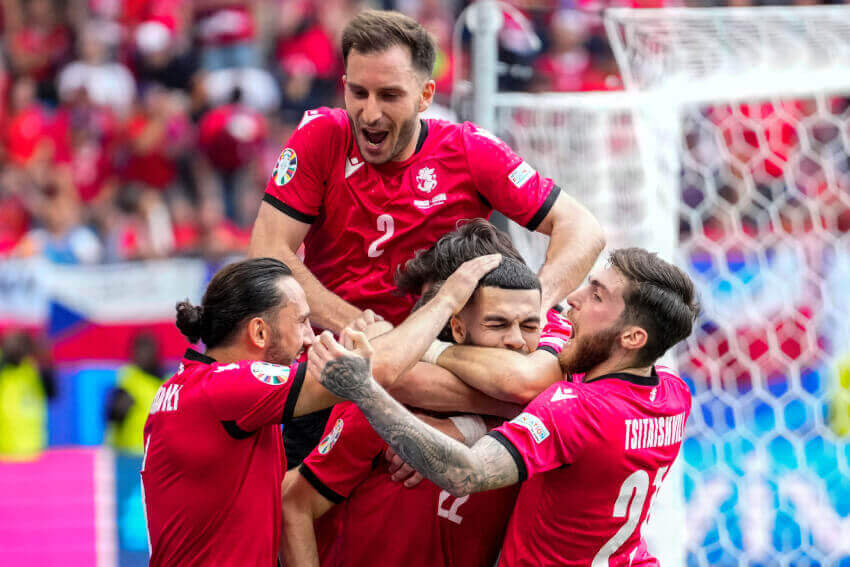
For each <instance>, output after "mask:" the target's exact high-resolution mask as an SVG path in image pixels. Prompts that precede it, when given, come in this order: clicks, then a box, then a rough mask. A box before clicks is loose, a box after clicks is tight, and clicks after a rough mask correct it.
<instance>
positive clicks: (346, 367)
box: [322, 356, 370, 402]
mask: <svg viewBox="0 0 850 567" xmlns="http://www.w3.org/2000/svg"><path fill="white" fill-rule="evenodd" d="M369 376H370V371H369V361H368V360H364V359H362V358H360V357H359V356H343V357H342V358H338V359H336V360H332V361H330V362H328V363H327V364H326V365H325V367H324V368H323V369H322V384H323V385H324V387H325V388H327V389H328V390H329V391H330V392H331V393H333V394H335V395H337V396H339V397H340V398H345V399H347V400H351V401H353V402H357V401H359V400H361V399H363V398H364V397H365V396H368V395H369V392H370V383H369V382H370V377H369Z"/></svg>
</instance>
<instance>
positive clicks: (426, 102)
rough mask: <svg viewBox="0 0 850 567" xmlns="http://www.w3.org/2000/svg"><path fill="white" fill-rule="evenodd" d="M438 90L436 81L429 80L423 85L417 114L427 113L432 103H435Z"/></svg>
mask: <svg viewBox="0 0 850 567" xmlns="http://www.w3.org/2000/svg"><path fill="white" fill-rule="evenodd" d="M436 89H437V83H435V82H434V79H428V80H427V81H425V84H424V85H422V92H421V93H420V96H419V107H418V109H417V112H425V111H426V110H428V108H429V107H430V106H431V103H432V102H434V91H436Z"/></svg>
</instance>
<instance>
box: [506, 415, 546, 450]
mask: <svg viewBox="0 0 850 567" xmlns="http://www.w3.org/2000/svg"><path fill="white" fill-rule="evenodd" d="M511 423H516V424H517V425H521V426H523V427H525V428H526V429H528V430H529V431H530V432H531V437H532V438H534V442H535V443H537V444H540V443H542V442H543V440H544V439H546V438H547V437H549V430H548V429H546V426H545V425H543V422H542V421H541V420H540V418H539V417H537V416H536V415H532V414H530V413H528V412H525V411H524V412H522V413H521V414H519V415H518V416H516V417H515V418H513V419H512V420H511Z"/></svg>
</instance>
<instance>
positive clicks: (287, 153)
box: [272, 148, 298, 187]
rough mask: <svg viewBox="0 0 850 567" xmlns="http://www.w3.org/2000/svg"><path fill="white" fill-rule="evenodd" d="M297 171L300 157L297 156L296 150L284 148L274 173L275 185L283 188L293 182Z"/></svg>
mask: <svg viewBox="0 0 850 567" xmlns="http://www.w3.org/2000/svg"><path fill="white" fill-rule="evenodd" d="M297 169H298V156H297V155H295V150H293V149H292V148H284V149H283V151H282V152H280V157H279V158H277V165H275V166H274V171H273V172H272V176H273V178H274V182H275V184H276V185H277V186H278V187H282V186H284V185H286V184H287V183H289V182H290V181H292V178H293V177H295V171H296V170H297Z"/></svg>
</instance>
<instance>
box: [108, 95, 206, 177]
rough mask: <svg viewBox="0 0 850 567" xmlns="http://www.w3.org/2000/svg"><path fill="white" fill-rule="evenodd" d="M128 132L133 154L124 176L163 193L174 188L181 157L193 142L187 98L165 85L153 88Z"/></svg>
mask: <svg viewBox="0 0 850 567" xmlns="http://www.w3.org/2000/svg"><path fill="white" fill-rule="evenodd" d="M127 135H128V137H129V140H128V142H129V152H130V155H129V159H128V162H127V164H126V167H125V168H124V171H123V173H122V179H123V180H124V181H125V182H136V183H140V184H142V185H144V186H145V187H147V188H150V189H153V190H156V191H159V192H163V191H165V190H166V189H168V188H169V187H171V185H172V184H173V183H175V181H176V180H177V174H178V160H180V159H181V157H183V155H184V154H186V153H187V152H188V151H189V147H190V143H191V137H190V135H191V123H190V122H189V117H188V115H187V108H186V106H185V103H184V101H182V100H181V98H180V97H179V96H178V95H176V94H174V93H172V92H169V91H166V90H165V89H163V88H161V87H149V88H148V90H147V92H145V94H144V96H143V99H142V106H141V108H140V109H139V111H138V112H136V114H135V115H134V116H133V117H132V118H131V119H130V121H129V123H128V125H127Z"/></svg>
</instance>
